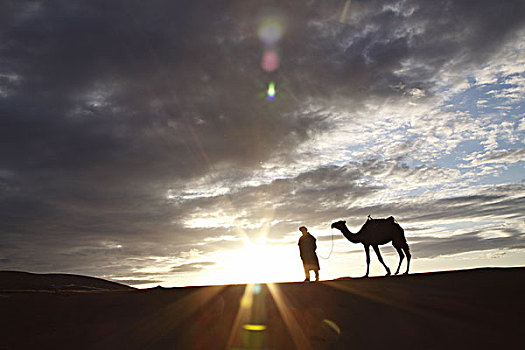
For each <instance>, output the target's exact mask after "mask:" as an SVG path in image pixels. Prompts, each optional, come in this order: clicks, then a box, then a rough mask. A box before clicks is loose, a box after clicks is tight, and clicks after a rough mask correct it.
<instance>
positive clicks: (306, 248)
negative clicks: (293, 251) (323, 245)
mask: <svg viewBox="0 0 525 350" xmlns="http://www.w3.org/2000/svg"><path fill="white" fill-rule="evenodd" d="M299 231H301V233H302V234H303V235H302V237H301V238H299V253H300V255H301V260H302V261H303V267H304V274H305V276H306V279H305V280H304V281H305V282H306V281H310V270H314V272H315V280H316V281H319V270H320V267H319V260H318V259H317V254H316V253H315V250H316V249H317V244H315V241H316V239H315V237H314V236H312V235H311V234H310V232H308V230H307V229H306V227H304V226H301V227H299Z"/></svg>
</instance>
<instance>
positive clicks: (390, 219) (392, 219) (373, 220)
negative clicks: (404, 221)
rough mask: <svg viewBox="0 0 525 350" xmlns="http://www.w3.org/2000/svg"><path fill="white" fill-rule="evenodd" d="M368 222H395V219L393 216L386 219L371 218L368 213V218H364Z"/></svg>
mask: <svg viewBox="0 0 525 350" xmlns="http://www.w3.org/2000/svg"><path fill="white" fill-rule="evenodd" d="M369 222H371V223H374V224H379V223H385V222H389V223H391V224H397V222H396V219H394V217H393V216H389V217H387V218H386V219H372V217H371V216H370V215H368V219H367V220H366V223H369Z"/></svg>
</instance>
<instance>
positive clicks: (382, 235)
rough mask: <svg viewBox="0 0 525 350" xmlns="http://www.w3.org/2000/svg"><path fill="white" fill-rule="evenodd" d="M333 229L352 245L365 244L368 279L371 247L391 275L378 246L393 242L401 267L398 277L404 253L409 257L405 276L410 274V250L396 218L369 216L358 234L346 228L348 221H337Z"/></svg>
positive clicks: (387, 273)
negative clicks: (373, 217) (374, 217)
mask: <svg viewBox="0 0 525 350" xmlns="http://www.w3.org/2000/svg"><path fill="white" fill-rule="evenodd" d="M332 228H336V229H338V230H339V231H341V233H342V234H343V236H345V237H346V239H348V240H349V241H350V242H352V243H363V245H364V246H365V253H366V275H365V277H368V271H369V269H370V246H372V248H374V251H375V252H376V255H377V258H378V259H379V261H380V262H381V264H383V266H384V267H385V269H386V275H387V276H389V275H390V269H389V268H388V266H386V264H385V262H384V261H383V257H382V256H381V253H380V252H379V247H378V245H381V244H386V243H388V242H390V241H392V245H393V246H394V248H396V250H397V253H398V254H399V265H398V266H397V270H396V275H397V274H398V273H399V268H400V267H401V263H402V262H403V258H404V255H403V251H404V252H405V254H406V256H407V270H406V272H405V275H406V274H408V269H409V267H410V258H411V256H412V255H411V254H410V248H409V247H408V244H407V240H406V238H405V231H404V230H403V228H402V227H401V226H399V224H398V223H397V222H395V220H394V217H393V216H390V217H389V218H387V219H372V218H371V217H370V216H368V220H367V221H366V222H365V224H364V225H363V227H361V229H360V230H359V232H357V233H356V234H354V233H352V232H350V230H349V229H348V228H347V227H346V221H337V222H334V223H333V224H332Z"/></svg>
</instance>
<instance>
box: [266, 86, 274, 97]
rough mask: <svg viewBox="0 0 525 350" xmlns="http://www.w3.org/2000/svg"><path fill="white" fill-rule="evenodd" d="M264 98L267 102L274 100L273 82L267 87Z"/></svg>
mask: <svg viewBox="0 0 525 350" xmlns="http://www.w3.org/2000/svg"><path fill="white" fill-rule="evenodd" d="M266 98H267V99H268V100H269V101H273V100H275V84H274V83H273V82H271V83H270V84H269V85H268V91H267V92H266Z"/></svg>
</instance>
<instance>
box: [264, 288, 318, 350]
mask: <svg viewBox="0 0 525 350" xmlns="http://www.w3.org/2000/svg"><path fill="white" fill-rule="evenodd" d="M267 286H268V290H269V291H270V294H271V295H272V298H273V300H274V301H275V305H276V306H277V309H278V310H279V313H280V314H281V317H282V319H283V321H284V324H285V325H286V328H287V329H288V333H289V334H290V336H291V337H292V340H293V342H294V344H295V346H296V347H297V349H305V350H308V349H312V346H311V344H310V342H309V341H308V339H307V338H306V336H305V334H304V332H303V330H302V328H301V326H300V325H299V323H298V322H297V320H296V318H295V316H294V315H293V313H292V311H291V310H290V309H289V308H288V306H287V305H290V302H289V301H288V300H287V298H286V296H285V295H284V294H283V293H281V290H280V289H279V286H278V285H277V284H274V283H268V284H267Z"/></svg>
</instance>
